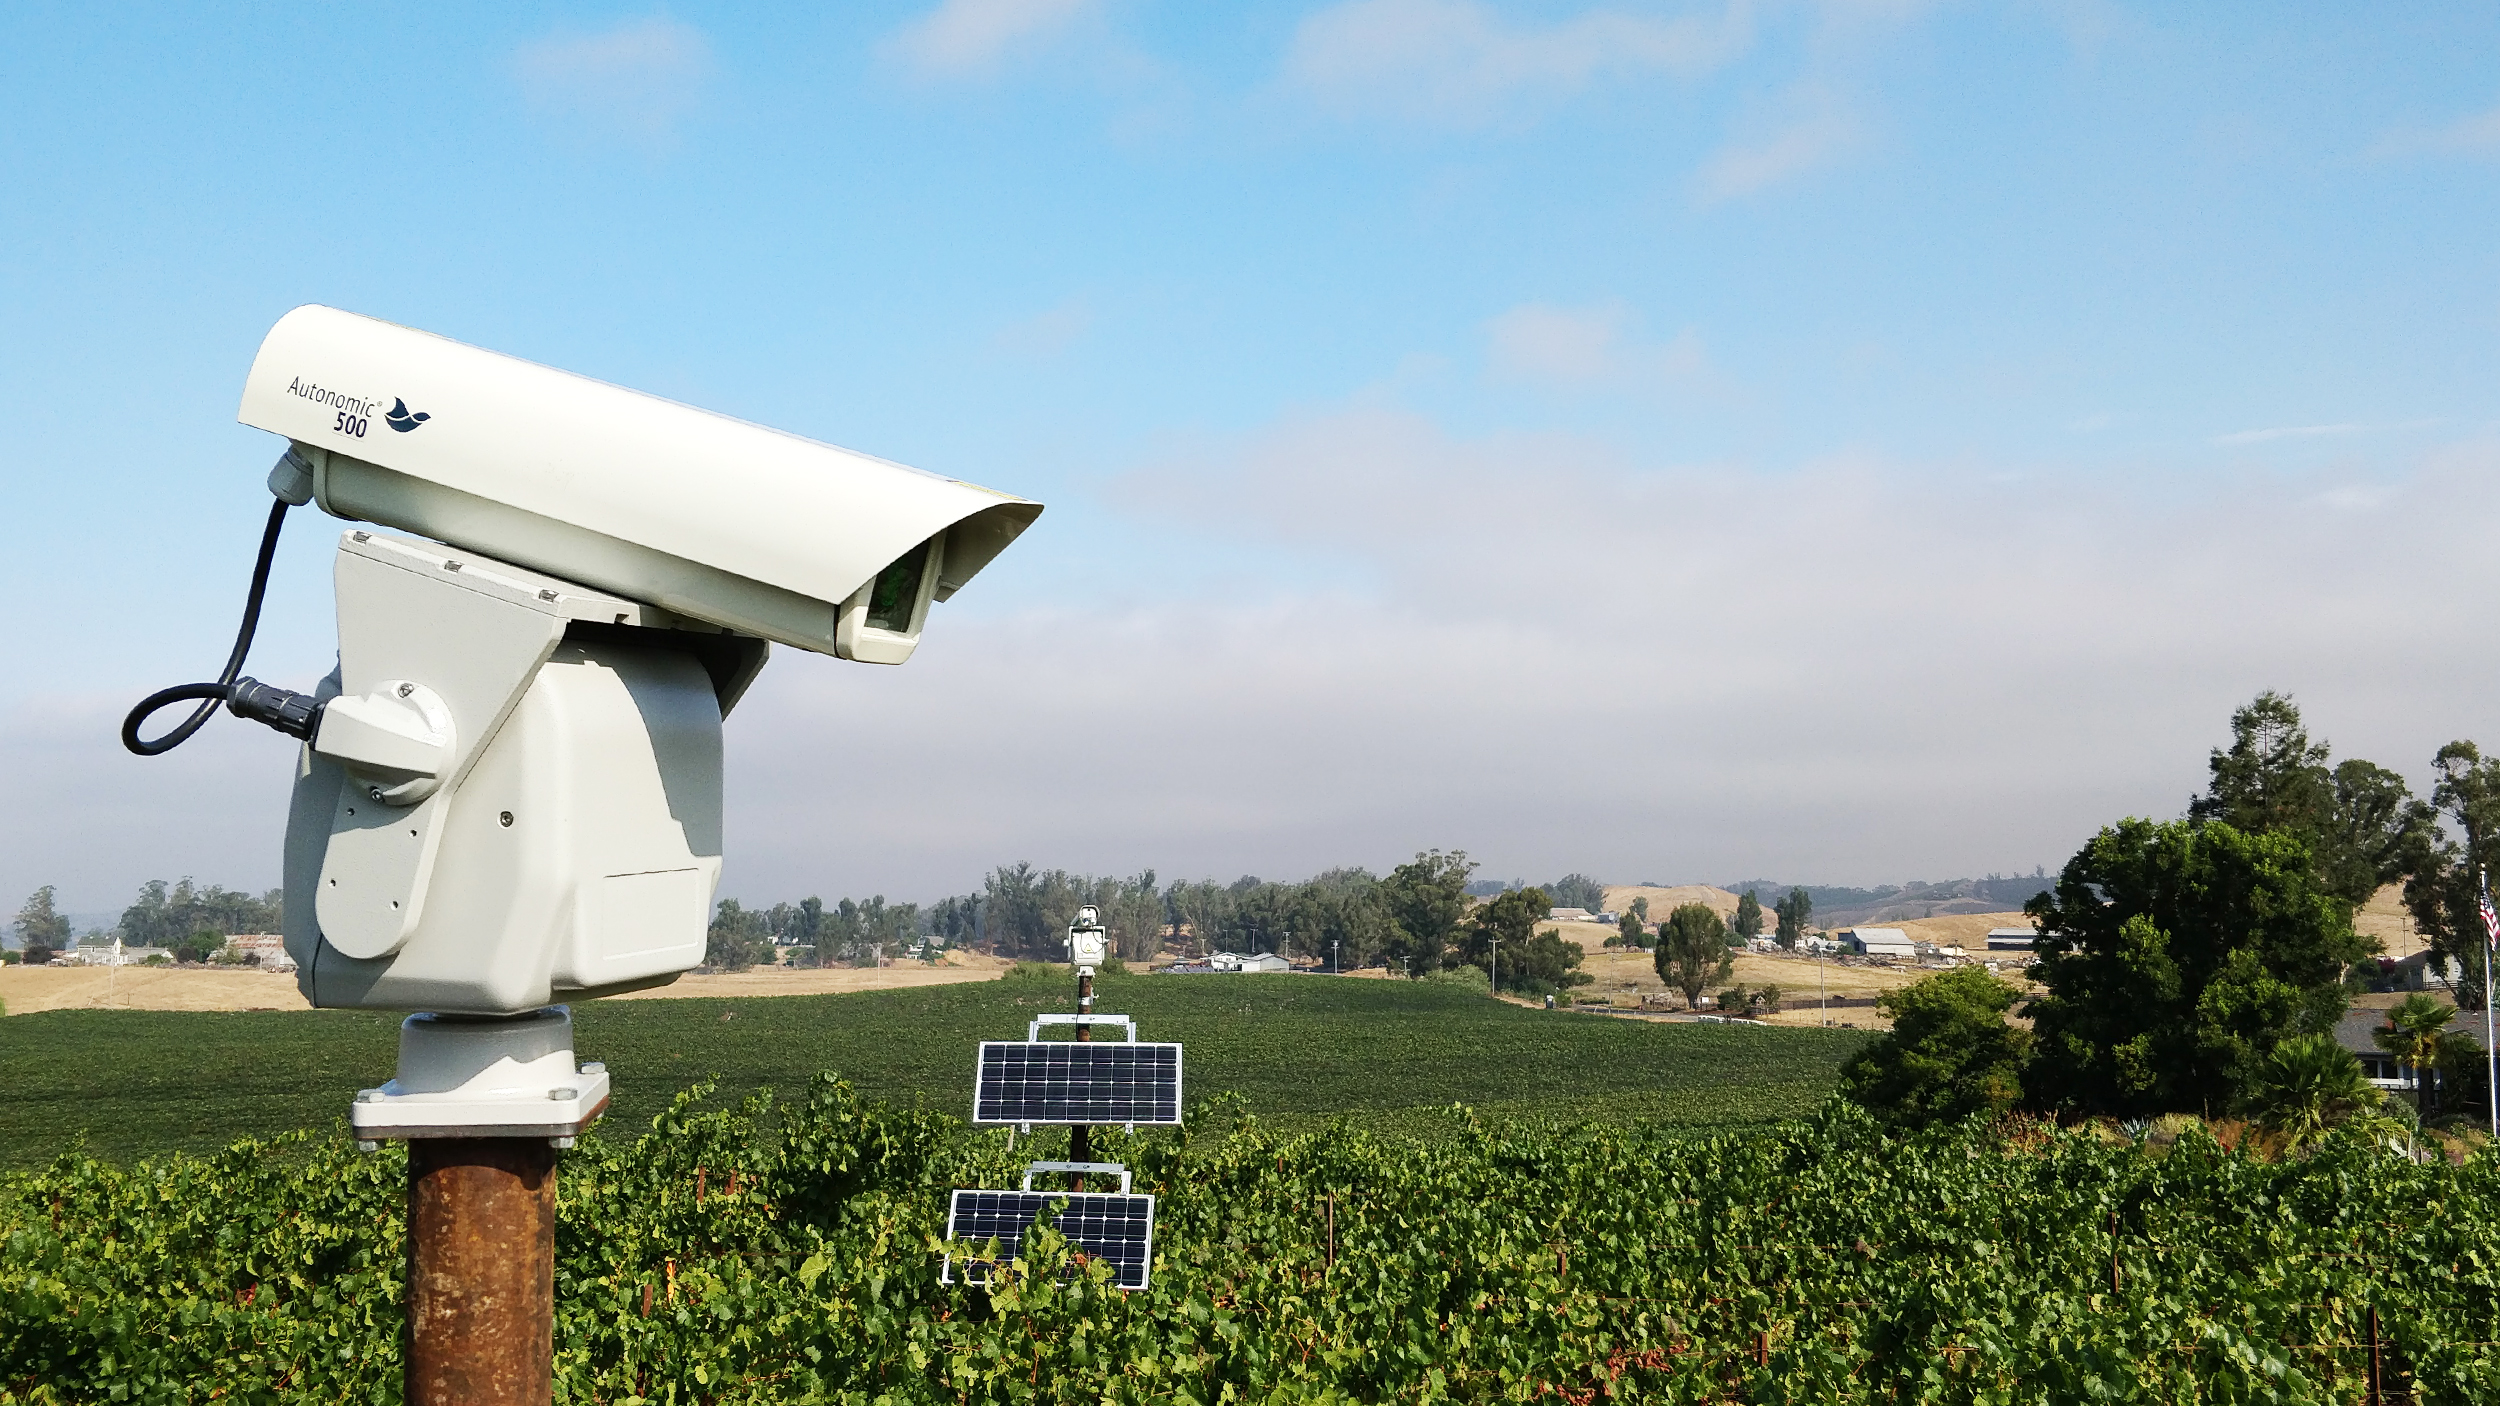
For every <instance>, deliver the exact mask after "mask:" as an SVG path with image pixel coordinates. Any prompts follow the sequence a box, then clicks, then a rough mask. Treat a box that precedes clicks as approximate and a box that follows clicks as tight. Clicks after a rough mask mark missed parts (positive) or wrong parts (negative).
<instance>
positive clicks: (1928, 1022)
mask: <svg viewBox="0 0 2500 1406" xmlns="http://www.w3.org/2000/svg"><path fill="white" fill-rule="evenodd" d="M2021 994H2022V993H2021V992H2019V991H2017V990H2016V989H2015V988H2014V987H2013V986H2011V985H2009V984H2008V983H2006V982H2003V981H1999V980H1998V979H1997V978H1996V977H1995V976H1994V975H1992V974H1990V973H1989V972H1988V970H1987V969H1986V968H1984V967H1955V968H1954V969H1953V970H1951V971H1947V972H1939V973H1937V974H1936V975H1934V976H1931V977H1928V978H1926V979H1925V980H1923V981H1917V982H1913V983H1911V984H1910V985H1908V986H1904V987H1902V988H1900V989H1899V990H1897V991H1887V992H1885V993H1884V994H1883V995H1882V996H1881V997H1880V998H1878V999H1877V1000H1876V1002H1875V1005H1876V1008H1877V1009H1878V1010H1880V1011H1882V1012H1883V1013H1884V1014H1886V1015H1888V1016H1890V1017H1892V1022H1893V1025H1892V1032H1891V1033H1890V1034H1888V1035H1886V1036H1884V1037H1883V1038H1882V1039H1879V1040H1877V1041H1875V1042H1874V1043H1872V1044H1870V1045H1868V1046H1867V1047H1866V1048H1865V1049H1863V1050H1860V1051H1859V1052H1858V1053H1857V1055H1856V1056H1855V1057H1853V1058H1852V1059H1851V1060H1850V1061H1849V1063H1848V1064H1847V1065H1845V1066H1843V1067H1842V1069H1841V1071H1840V1092H1841V1094H1842V1096H1843V1097H1846V1098H1848V1099H1850V1100H1852V1101H1854V1102H1856V1103H1859V1104H1862V1105H1864V1106H1865V1107H1866V1108H1868V1109H1869V1110H1871V1111H1872V1112H1874V1113H1875V1114H1876V1116H1878V1117H1880V1118H1883V1119H1884V1120H1885V1121H1887V1122H1891V1123H1896V1124H1900V1125H1904V1126H1911V1127H1918V1126H1925V1125H1927V1124H1930V1123H1938V1122H1949V1121H1952V1120H1954V1119H1959V1118H1967V1117H1970V1116H1972V1115H1973V1114H1994V1113H2003V1112H2005V1111H2006V1110H2008V1109H2011V1108H2012V1107H2014V1105H2015V1104H2017V1103H2019V1102H2021V1100H2022V1096H2023V1085H2022V1073H2023V1063H2024V1061H2025V1059H2026V1058H2027V1057H2028V1056H2029V1054H2030V1052H2031V1032H2029V1031H2027V1030H2017V1029H2015V1028H2014V1027H2013V1026H2011V1025H2008V1024H2007V1023H2006V1021H2005V1013H2006V1011H2007V1010H2009V1009H2011V1008H2012V1007H2013V1004H2014V1002H2015V1001H2016V1000H2018V999H2020V998H2021Z"/></svg>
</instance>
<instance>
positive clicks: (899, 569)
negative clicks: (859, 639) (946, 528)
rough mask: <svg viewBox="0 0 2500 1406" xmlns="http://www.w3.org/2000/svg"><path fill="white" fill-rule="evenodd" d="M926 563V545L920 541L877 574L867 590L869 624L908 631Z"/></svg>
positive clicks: (883, 628) (884, 628)
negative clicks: (874, 582)
mask: <svg viewBox="0 0 2500 1406" xmlns="http://www.w3.org/2000/svg"><path fill="white" fill-rule="evenodd" d="M928 566H929V544H928V543H926V542H923V543H921V544H920V545H919V546H917V547H914V548H912V549H911V550H910V551H908V552H905V553H903V554H902V555H901V556H899V557H896V558H895V559H894V561H893V562H892V563H891V564H890V565H888V566H887V567H886V569H885V570H883V571H880V572H878V573H877V584H876V585H874V586H872V587H870V588H869V591H868V623H869V624H870V625H871V626H873V627H875V628H877V629H880V630H891V631H893V632H894V633H895V634H898V635H908V634H910V633H911V615H912V608H913V607H914V606H917V605H918V604H919V603H920V574H921V573H922V572H923V571H926V570H927V569H928Z"/></svg>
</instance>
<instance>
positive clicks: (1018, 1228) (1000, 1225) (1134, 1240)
mask: <svg viewBox="0 0 2500 1406" xmlns="http://www.w3.org/2000/svg"><path fill="white" fill-rule="evenodd" d="M1063 1203H1064V1204H1063ZM1054 1205H1057V1206H1060V1207H1061V1209H1060V1210H1059V1212H1058V1214H1057V1215H1056V1216H1051V1217H1050V1223H1051V1224H1053V1225H1055V1226H1057V1227H1058V1228H1059V1233H1060V1234H1062V1235H1065V1236H1066V1237H1068V1239H1070V1240H1072V1241H1074V1242H1075V1243H1076V1246H1077V1248H1078V1249H1079V1250H1082V1251H1083V1252H1084V1253H1085V1254H1087V1255H1089V1256H1092V1257H1093V1258H1095V1259H1099V1260H1104V1261H1107V1262H1108V1263H1109V1264H1110V1265H1111V1274H1112V1280H1111V1282H1112V1283H1114V1284H1116V1285H1118V1286H1119V1287H1121V1288H1123V1289H1143V1288H1145V1287H1146V1273H1147V1270H1148V1269H1149V1268H1150V1267H1151V1266H1152V1265H1153V1263H1154V1233H1155V1199H1154V1198H1153V1197H1152V1196H1132V1195H1128V1194H1126V1193H1121V1192H1103V1191H958V1192H956V1193H955V1197H954V1200H953V1202H952V1203H951V1204H949V1205H948V1207H947V1208H946V1236H947V1238H948V1239H950V1240H958V1241H971V1242H973V1243H975V1244H977V1243H979V1242H981V1241H984V1240H988V1239H990V1238H991V1237H993V1236H995V1237H996V1238H997V1240H998V1250H999V1253H1000V1254H1001V1255H1002V1256H1012V1255H1014V1254H1016V1253H1017V1251H1018V1250H1019V1249H1020V1248H1021V1247H1022V1246H1023V1244H1024V1232H1025V1231H1027V1230H1029V1229H1031V1228H1032V1226H1033V1223H1034V1222H1035V1221H1037V1220H1041V1219H1043V1218H1044V1217H1045V1216H1049V1214H1050V1209H1051V1207H1052V1206H1054ZM995 1268H996V1265H995V1263H994V1262H992V1261H989V1260H981V1259H973V1258H970V1257H968V1256H967V1257H966V1258H965V1260H964V1282H965V1283H967V1284H987V1283H988V1282H990V1275H991V1273H992V1271H993V1270H994V1269H995ZM954 1271H955V1257H954V1256H952V1255H949V1256H947V1258H946V1263H945V1264H944V1265H943V1266H941V1267H940V1269H939V1271H938V1278H939V1279H940V1280H942V1281H944V1282H946V1283H949V1284H952V1283H954V1282H955V1279H954Z"/></svg>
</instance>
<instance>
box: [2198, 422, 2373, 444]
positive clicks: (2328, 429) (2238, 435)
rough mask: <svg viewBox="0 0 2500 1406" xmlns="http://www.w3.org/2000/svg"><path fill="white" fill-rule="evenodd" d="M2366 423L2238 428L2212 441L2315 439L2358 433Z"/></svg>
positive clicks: (2252, 442)
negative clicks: (2256, 428) (2322, 436)
mask: <svg viewBox="0 0 2500 1406" xmlns="http://www.w3.org/2000/svg"><path fill="white" fill-rule="evenodd" d="M2367 428H2369V427H2368V426H2367V425H2278V426H2276V427H2274V428H2273V429H2265V430H2238V431H2234V432H2233V433H2231V434H2218V435H2215V436H2214V443H2216V444H2223V445H2231V444H2268V443H2271V442H2273V441H2275V440H2278V439H2316V438H2318V437H2319V436H2321V435H2339V434H2359V433H2360V432H2362V431H2363V430H2365V429H2367Z"/></svg>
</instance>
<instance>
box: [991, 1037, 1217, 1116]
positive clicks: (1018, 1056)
mask: <svg viewBox="0 0 2500 1406" xmlns="http://www.w3.org/2000/svg"><path fill="white" fill-rule="evenodd" d="M972 1121H973V1122H975V1123H1017V1124H1031V1123H1066V1124H1076V1123H1143V1124H1159V1125H1175V1124H1178V1123H1179V1122H1180V1121H1181V1047H1180V1046H1179V1045H1165V1044H1139V1043H1137V1042H1135V1041H1127V1042H1121V1043H1102V1044H1081V1043H1078V1042H1076V1041H1073V1040H984V1041H982V1042H981V1062H980V1066H979V1069H978V1070H977V1071H976V1072H975V1074H974V1076H973V1084H972Z"/></svg>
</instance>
